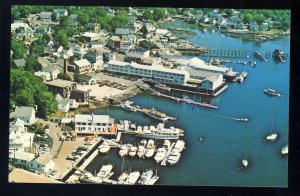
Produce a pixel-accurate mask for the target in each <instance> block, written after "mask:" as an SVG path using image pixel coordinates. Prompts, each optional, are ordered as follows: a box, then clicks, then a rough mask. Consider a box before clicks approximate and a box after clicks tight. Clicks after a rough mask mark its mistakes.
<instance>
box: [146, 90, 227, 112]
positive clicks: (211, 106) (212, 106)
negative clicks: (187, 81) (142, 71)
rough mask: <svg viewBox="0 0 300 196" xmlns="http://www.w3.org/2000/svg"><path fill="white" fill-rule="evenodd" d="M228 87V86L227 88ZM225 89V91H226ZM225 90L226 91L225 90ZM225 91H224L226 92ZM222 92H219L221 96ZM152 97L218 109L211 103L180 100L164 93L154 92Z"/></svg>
mask: <svg viewBox="0 0 300 196" xmlns="http://www.w3.org/2000/svg"><path fill="white" fill-rule="evenodd" d="M227 87H228V86H226V88H227ZM226 88H225V89H226ZM225 89H224V90H225ZM224 90H223V91H224ZM220 93H221V92H219V94H220ZM151 94H152V95H156V96H159V97H165V98H168V99H172V100H174V101H178V102H179V101H182V102H185V103H190V104H193V105H199V106H201V107H207V108H212V109H218V106H214V105H211V104H209V103H201V102H196V101H193V100H189V99H182V98H178V97H172V96H170V95H166V94H162V93H159V92H153V93H151Z"/></svg>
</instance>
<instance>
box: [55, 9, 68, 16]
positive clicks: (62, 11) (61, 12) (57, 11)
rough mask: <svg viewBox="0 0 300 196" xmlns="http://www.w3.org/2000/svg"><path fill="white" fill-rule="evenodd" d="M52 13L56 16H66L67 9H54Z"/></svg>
mask: <svg viewBox="0 0 300 196" xmlns="http://www.w3.org/2000/svg"><path fill="white" fill-rule="evenodd" d="M54 13H55V14H56V16H57V18H59V17H61V16H67V15H68V10H67V9H61V8H60V9H55V10H54Z"/></svg>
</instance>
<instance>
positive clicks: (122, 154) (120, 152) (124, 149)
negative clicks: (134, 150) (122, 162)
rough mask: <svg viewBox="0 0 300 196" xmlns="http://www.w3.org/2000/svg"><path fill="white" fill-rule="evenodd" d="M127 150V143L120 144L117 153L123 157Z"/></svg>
mask: <svg viewBox="0 0 300 196" xmlns="http://www.w3.org/2000/svg"><path fill="white" fill-rule="evenodd" d="M128 151H129V147H128V145H127V144H123V145H121V149H120V151H119V155H120V156H121V157H123V156H125V155H127V154H128Z"/></svg>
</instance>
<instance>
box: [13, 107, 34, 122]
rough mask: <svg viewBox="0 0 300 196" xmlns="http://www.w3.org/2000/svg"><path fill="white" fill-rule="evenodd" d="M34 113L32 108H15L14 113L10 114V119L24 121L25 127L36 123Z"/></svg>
mask: <svg viewBox="0 0 300 196" xmlns="http://www.w3.org/2000/svg"><path fill="white" fill-rule="evenodd" d="M35 113H36V111H35V109H34V108H33V107H27V106H16V107H15V111H14V112H12V113H11V114H10V118H19V119H20V120H22V121H24V123H25V125H32V124H34V123H35V122H36V121H37V119H36V118H35Z"/></svg>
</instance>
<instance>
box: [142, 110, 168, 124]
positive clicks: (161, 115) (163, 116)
mask: <svg viewBox="0 0 300 196" xmlns="http://www.w3.org/2000/svg"><path fill="white" fill-rule="evenodd" d="M143 112H144V114H145V115H147V116H149V117H151V118H154V119H156V120H160V121H167V120H168V117H167V115H166V114H164V113H162V112H159V111H157V110H155V109H154V108H152V109H150V110H148V109H145V108H144V109H143Z"/></svg>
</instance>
